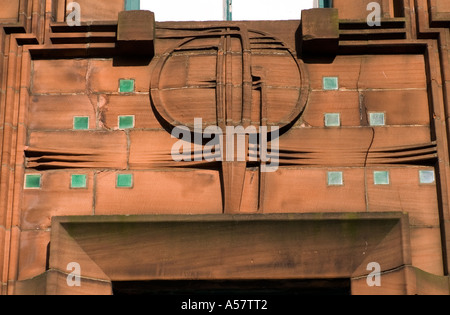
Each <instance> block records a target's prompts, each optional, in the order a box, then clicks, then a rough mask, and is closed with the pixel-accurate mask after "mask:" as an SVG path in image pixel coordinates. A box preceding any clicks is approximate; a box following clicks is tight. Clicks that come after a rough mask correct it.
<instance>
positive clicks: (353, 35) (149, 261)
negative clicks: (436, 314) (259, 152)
mask: <svg viewBox="0 0 450 315" xmlns="http://www.w3.org/2000/svg"><path fill="white" fill-rule="evenodd" d="M78 2H79V3H80V5H81V8H82V25H81V26H76V27H70V26H68V25H67V23H66V21H65V20H66V16H67V14H68V12H66V1H64V0H55V1H19V0H15V1H9V2H8V3H7V4H5V5H4V6H3V7H2V10H1V12H0V25H1V26H0V28H1V30H0V69H1V70H0V160H1V161H0V162H1V163H0V164H1V167H0V288H1V289H0V294H40V293H41V294H44V293H47V294H93V293H97V294H111V293H112V281H114V280H115V279H120V280H136V279H138V280H139V279H144V280H149V279H150V280H154V279H174V278H178V279H179V278H183V279H185V278H187V279H198V278H202V279H207V280H208V279H209V280H217V279H228V278H229V279H233V278H235V279H240V280H243V279H245V278H252V279H257V278H261V277H264V278H277V277H281V278H286V279H289V278H295V279H297V278H298V277H300V278H302V279H311V278H314V277H317V278H320V279H324V278H326V279H331V278H335V277H344V278H345V279H348V281H351V293H352V294H365V293H366V294H427V293H428V294H430V293H437V294H448V293H449V292H448V291H449V290H448V289H449V288H448V284H449V278H448V276H444V275H446V274H448V270H449V268H450V265H449V262H450V254H449V253H450V251H449V248H450V236H449V231H450V223H449V222H450V210H449V204H450V202H449V200H448V198H449V191H450V189H449V187H448V183H449V178H450V177H449V176H450V169H449V167H448V165H450V163H449V161H450V158H449V154H448V152H449V150H448V146H449V145H448V143H449V142H448V134H449V132H448V120H449V117H448V113H449V112H450V110H449V104H448V94H449V93H450V80H449V78H450V73H449V58H448V56H449V50H448V47H449V42H450V38H449V34H448V31H446V29H447V26H448V25H449V22H450V14H449V11H450V9H449V7H448V4H447V2H446V1H439V0H429V1H426V0H417V1H409V2H408V1H390V0H383V1H380V5H381V18H382V25H381V26H380V27H370V26H368V25H367V17H368V14H370V13H371V12H370V11H368V10H367V4H368V3H369V2H372V1H369V0H361V1H354V0H351V1H350V0H335V1H333V6H334V8H333V9H318V10H308V11H304V12H303V14H302V16H303V17H302V21H300V19H297V20H291V21H208V22H158V23H156V22H155V19H154V15H153V14H152V13H151V12H143V11H127V12H121V11H123V10H124V7H125V6H124V1H123V0H113V1H109V2H105V1H87V0H79V1H78ZM119 12H120V13H119ZM19 13H20V14H19ZM299 16H300V12H299ZM308 43H310V44H308ZM308 50H309V51H310V53H309V54H305V52H308ZM324 79H325V80H324ZM124 80H125V81H124ZM324 81H325V83H326V84H324ZM126 83H128V86H126V85H127V84H126ZM334 83H336V84H337V85H336V86H334ZM121 87H122V88H121ZM327 113H328V114H339V118H340V121H339V123H338V125H337V126H334V127H330V126H328V127H327V126H325V114H327ZM371 113H376V114H379V115H381V114H383V115H384V118H385V119H384V125H382V126H371V125H370V119H369V116H370V114H371ZM75 116H82V117H88V118H89V123H88V124H87V125H86V126H84V127H86V129H88V130H74V129H75V128H74V117H75ZM120 116H132V117H133V118H134V121H132V122H131V123H130V124H129V125H127V126H125V127H124V126H123V125H122V128H119V117H120ZM195 118H202V120H203V123H204V125H203V126H202V127H203V128H204V127H206V126H209V125H213V126H216V125H217V126H219V127H221V128H222V130H225V129H226V127H227V126H228V127H231V126H237V125H244V126H250V125H251V126H254V127H259V126H261V125H263V126H265V125H268V126H279V127H282V129H281V131H280V136H279V138H273V139H272V141H271V142H270V143H269V146H272V148H274V146H275V144H276V143H277V141H279V149H280V150H279V167H278V169H277V170H276V171H275V172H273V173H265V172H263V169H264V168H263V167H264V166H265V162H264V161H261V160H256V161H251V160H250V156H244V160H243V161H237V160H234V161H217V160H216V161H206V160H201V161H181V162H177V161H175V160H174V159H173V157H172V155H171V151H172V149H173V145H174V144H175V143H177V141H178V139H175V138H172V137H171V131H172V128H173V127H175V126H177V125H186V126H188V127H189V128H190V129H191V131H192V128H193V123H194V119H195ZM82 129H84V128H82ZM119 129H121V130H119ZM191 136H193V135H192V134H191ZM203 140H204V141H203V145H205V142H206V140H207V139H203ZM185 141H186V142H185V143H186V144H187V145H188V147H189V148H191V150H192V149H194V144H193V141H192V139H191V141H189V140H186V139H185ZM245 145H246V147H245V151H246V152H247V151H248V152H249V153H252V150H249V149H250V145H249V146H248V147H247V142H246V143H245ZM201 148H202V149H204V147H203V146H202V147H201ZM196 149H197V152H195V154H194V153H192V152H191V155H190V156H191V157H195V156H199V153H200V152H199V151H200V148H196ZM261 149H262V148H261ZM224 152H225V151H224ZM202 153H203V152H202ZM273 153H275V151H273ZM209 157H211V155H209ZM233 157H234V158H236V155H234V156H233ZM423 170H426V171H434V175H435V180H434V181H432V182H430V183H426V184H425V183H420V182H419V171H423ZM331 171H338V172H342V175H343V185H339V186H330V185H328V183H327V174H328V172H331ZM374 171H388V172H389V174H388V179H389V182H388V183H386V184H384V185H380V184H375V181H374ZM25 174H41V175H42V177H41V186H40V187H35V189H30V188H25V185H24V182H25V180H24V179H25ZM74 174H75V175H86V179H87V182H86V187H85V188H72V187H71V186H70V183H71V176H72V175H74ZM118 175H132V178H131V182H130V183H131V187H119V186H120V185H117V184H116V182H117V179H118ZM386 211H396V214H394V215H391V214H386ZM230 213H232V214H235V215H236V216H233V217H230V216H229V214H230ZM161 214H164V215H170V216H164V217H161V216H160V215H161ZM248 214H251V215H248ZM77 215H83V216H86V218H74V217H73V216H77ZM116 215H119V217H116ZM130 215H136V216H135V217H130ZM145 215H153V216H152V217H151V219H150V220H149V221H146V220H147V219H148V218H149V217H145ZM183 215H184V216H183ZM186 215H187V216H186ZM242 215H243V216H242ZM406 215H407V216H408V217H409V220H406V219H401V218H403V217H406ZM55 216H64V218H63V219H61V220H62V221H58V222H59V223H60V224H55V225H51V221H52V220H53V218H55ZM146 218H147V219H146ZM274 218H275V220H272V219H274ZM302 218H303V219H304V218H307V220H303V219H302ZM58 220H59V219H58ZM91 220H92V221H91ZM158 220H160V221H158ZM161 220H163V221H161ZM271 220H272V221H271ZM50 239H51V242H52V246H51V247H50V250H51V253H50V256H49V257H47V256H48V255H47V254H48V253H47V250H48V248H47V245H48V242H49V241H50ZM205 252H207V254H204V253H205ZM117 253H121V254H117ZM330 257H331V258H330ZM47 258H48V259H49V260H50V262H49V265H50V269H49V270H47V269H48V267H49V266H47V264H48V259H47ZM75 259H77V261H78V262H80V263H81V265H82V266H81V267H82V286H81V287H75V288H73V287H68V286H67V283H66V280H67V274H68V273H69V272H70V270H68V269H67V264H68V262H72V261H73V260H75ZM374 261H377V262H380V263H381V267H382V283H383V284H382V286H381V287H379V288H378V287H368V286H367V283H366V277H367V275H368V273H369V272H368V270H367V265H368V263H370V262H374ZM136 262H137V263H136Z"/></svg>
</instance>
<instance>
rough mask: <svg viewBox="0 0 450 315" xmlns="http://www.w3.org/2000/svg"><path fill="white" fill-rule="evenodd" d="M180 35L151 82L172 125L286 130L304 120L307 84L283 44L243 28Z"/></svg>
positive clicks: (158, 105) (153, 95) (161, 112)
mask: <svg viewBox="0 0 450 315" xmlns="http://www.w3.org/2000/svg"><path fill="white" fill-rule="evenodd" d="M183 32H185V34H182V33H183ZM177 34H178V36H179V37H180V38H182V40H180V42H179V43H178V45H177V46H176V47H175V48H173V49H170V50H168V51H167V52H166V53H165V54H163V55H162V56H160V58H159V59H158V61H157V64H156V66H155V68H154V72H153V74H152V80H151V82H152V83H151V99H152V102H153V105H154V107H155V109H156V110H157V111H158V114H159V115H160V116H161V117H162V118H163V119H164V120H165V121H166V122H167V123H169V124H171V125H172V126H180V125H182V126H187V127H189V128H191V130H193V128H194V119H195V118H197V119H198V118H201V119H202V122H203V125H205V126H212V125H217V126H219V127H224V126H229V125H234V126H238V125H242V126H247V125H253V126H263V125H264V126H278V127H280V128H282V127H284V126H286V125H288V124H291V123H292V122H293V121H295V120H296V119H297V118H299V117H300V115H301V113H302V112H303V110H304V107H305V105H306V100H307V97H308V91H309V86H308V79H307V76H306V71H305V70H304V68H303V63H302V62H301V61H300V60H298V59H297V58H296V57H295V55H294V53H293V51H292V50H290V49H289V48H288V47H287V46H286V45H285V44H284V43H283V42H281V41H279V40H277V39H276V38H275V37H273V36H271V35H269V34H267V33H265V32H260V31H256V30H247V29H246V28H245V27H242V26H228V27H225V26H220V27H211V28H206V29H193V30H179V31H178V32H177Z"/></svg>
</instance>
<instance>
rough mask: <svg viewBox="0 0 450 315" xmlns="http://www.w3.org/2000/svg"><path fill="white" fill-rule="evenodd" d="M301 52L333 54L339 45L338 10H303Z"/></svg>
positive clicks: (307, 53)
mask: <svg viewBox="0 0 450 315" xmlns="http://www.w3.org/2000/svg"><path fill="white" fill-rule="evenodd" d="M301 20H302V22H301V27H302V38H301V41H302V53H303V54H306V55H309V54H314V55H335V54H336V53H337V50H338V47H339V11H338V10H336V9H311V10H303V11H302V17H301Z"/></svg>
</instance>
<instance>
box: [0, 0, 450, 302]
mask: <svg viewBox="0 0 450 315" xmlns="http://www.w3.org/2000/svg"><path fill="white" fill-rule="evenodd" d="M47 2H49V1H47ZM79 2H80V3H81V4H82V5H83V8H88V9H87V10H86V11H85V12H87V14H86V15H83V21H92V20H96V21H103V22H105V21H115V20H116V19H117V17H116V15H117V12H118V11H120V10H121V9H122V7H123V1H114V2H108V5H106V4H105V5H99V4H98V2H94V1H86V2H83V1H79ZM360 2H361V3H357V4H355V5H353V6H348V3H344V2H343V1H338V0H335V6H336V7H337V8H339V10H340V11H339V13H340V14H339V17H340V18H341V19H357V18H361V14H363V13H362V12H364V14H367V12H366V11H365V10H364V9H365V5H366V4H367V3H366V2H368V1H360ZM61 3H62V2H61V1H59V2H58V3H56V4H57V5H58V6H59V7H58V6H56V4H55V6H53V7H51V6H50V5H48V4H47V6H45V3H44V2H43V3H42V6H41V7H40V8H39V9H38V8H34V7H33V10H34V11H35V12H40V13H41V15H40V16H41V17H43V16H45V15H47V17H49V16H52V15H51V14H53V17H54V18H55V20H57V21H59V22H62V21H63V18H64V15H65V12H64V10H62V9H61ZM445 3H446V2H444V1H441V2H439V1H437V2H436V4H437V5H436V6H435V7H436V10H437V12H438V13H445V12H449V11H450V7H448V5H446V4H445ZM388 6H389V9H388ZM25 7H26V6H25V2H20V8H25ZM55 8H56V9H55ZM33 10H32V11H27V14H28V15H30V16H31V13H32V12H33ZM18 11H19V1H15V2H14V1H9V2H8V5H7V6H6V7H5V9H4V10H2V11H1V12H0V23H6V22H7V23H11V22H12V21H19V20H20V16H19V15H18V14H17V13H18ZM100 11H101V12H103V14H102V15H100V16H99V15H98V12H100ZM52 12H53V13H52ZM55 12H56V13H55ZM392 12H393V11H392V6H391V4H389V3H388V2H386V1H384V2H383V15H384V17H393V14H392ZM363 16H364V15H363ZM35 21H36V22H35ZM41 21H42V20H41ZM33 23H34V24H33V25H34V26H33V25H26V27H25V29H27V30H33V31H34V32H36V33H37V34H38V36H37V37H38V38H45V36H44V34H40V33H39V32H43V28H39V27H38V26H37V25H38V23H37V20H34V21H33ZM46 23H50V22H49V21H48V20H47V22H46ZM164 25H169V24H160V30H159V33H158V36H160V37H159V38H158V43H157V46H156V56H155V59H154V61H153V63H151V64H149V65H147V66H114V64H113V59H112V58H109V57H108V58H73V59H72V58H69V59H67V60H66V59H62V60H54V59H51V58H50V59H46V58H40V59H39V58H38V59H33V58H31V57H30V55H29V53H28V52H27V51H25V50H23V48H22V47H17V45H16V44H17V41H16V40H15V39H11V36H10V35H6V34H5V33H2V35H1V36H2V37H1V38H0V51H1V54H0V69H2V72H1V76H0V78H1V80H0V90H1V99H0V101H1V105H2V107H1V108H2V110H1V111H0V116H1V117H2V124H1V127H2V128H1V130H2V136H3V138H2V139H4V140H2V141H3V142H2V148H3V151H2V173H1V175H2V176H1V187H0V190H1V194H2V195H1V196H2V198H3V199H2V208H1V209H0V210H1V212H0V219H1V220H0V258H1V259H0V275H1V276H2V278H1V279H2V280H1V282H2V283H3V287H6V285H5V284H6V283H7V282H8V281H10V282H12V283H14V281H24V280H28V279H32V278H34V277H37V276H39V275H41V274H42V273H44V272H45V271H46V263H47V246H48V244H49V241H50V233H51V230H50V228H51V219H52V217H54V216H66V215H122V214H126V215H130V214H220V213H222V212H223V201H224V200H223V191H222V188H221V176H220V173H219V170H214V169H198V168H194V167H192V168H186V169H180V168H167V167H166V166H167V165H161V164H160V162H161V161H160V156H161V155H167V154H169V153H170V148H171V146H172V144H173V143H174V142H175V140H174V139H171V137H170V134H168V133H167V132H166V131H165V130H164V129H163V127H162V126H161V124H160V123H159V121H158V120H157V118H156V117H155V114H154V113H153V111H152V109H151V103H150V90H149V87H150V83H151V81H150V74H151V72H152V70H153V67H154V64H155V62H156V61H157V60H158V58H160V56H161V54H162V53H163V52H164V51H166V50H167V49H168V48H170V47H172V46H174V44H175V43H176V42H177V41H176V40H173V39H167V38H166V39H164V38H163V37H164V35H166V32H167V30H164V29H163V26H164ZM249 25H250V26H251V27H255V28H258V29H262V30H264V31H269V32H271V33H272V34H274V35H276V36H277V37H279V38H281V39H282V40H283V41H284V42H286V43H287V44H288V45H289V47H291V48H295V46H296V41H295V36H296V35H295V31H296V30H297V28H298V22H297V21H294V22H279V23H278V22H251V23H249ZM408 25H409V24H408ZM408 32H409V30H408ZM446 34H447V40H448V32H447V33H446ZM47 35H48V34H47ZM435 44H436V43H435V42H433V44H432V45H435ZM15 45H16V46H15ZM50 46H51V45H50ZM447 55H448V54H447ZM21 58H23V59H21ZM427 58H428V57H427ZM427 58H425V57H424V54H422V53H409V54H388V53H381V54H372V53H361V54H354V55H344V54H343V55H337V56H336V57H335V58H333V59H332V60H331V61H327V62H317V61H312V62H308V61H307V60H305V69H306V71H307V73H308V75H309V98H308V101H307V104H306V107H305V111H304V113H303V115H302V117H301V118H300V119H299V120H298V121H297V122H296V123H295V124H294V126H293V128H292V129H290V130H289V131H288V132H287V133H285V134H284V135H283V136H282V137H281V139H280V148H281V149H285V150H286V151H289V150H293V151H295V152H296V154H297V155H296V156H295V157H294V158H293V159H292V160H291V161H290V163H291V164H290V165H285V166H282V167H281V168H280V169H279V170H278V171H277V172H275V173H269V174H266V175H265V179H264V182H263V185H262V187H259V185H258V182H259V180H260V176H261V175H260V173H259V172H258V170H257V169H256V168H247V169H246V170H245V177H244V184H243V195H242V200H241V203H240V208H239V212H240V213H258V212H259V213H322V212H349V213H356V212H383V211H398V212H407V213H408V214H409V216H410V233H411V250H412V263H413V265H414V266H415V267H417V268H419V269H422V270H423V271H426V272H428V273H431V274H434V275H438V276H441V275H444V268H443V266H444V257H443V250H442V246H441V232H442V225H441V221H440V211H446V209H447V208H443V209H442V205H441V204H442V203H443V202H444V203H445V195H446V191H444V193H442V192H440V191H439V190H438V187H437V184H436V183H434V184H428V185H423V184H420V183H419V175H418V174H419V171H420V170H436V168H435V167H433V166H424V165H414V163H412V162H411V161H410V160H408V159H407V160H405V161H398V160H396V159H397V158H398V154H397V155H396V154H395V152H393V151H395V150H397V153H398V151H400V152H401V151H402V150H403V151H404V150H413V151H418V152H416V153H415V154H417V155H418V156H419V157H420V155H421V154H431V155H433V154H434V155H436V154H438V153H437V151H438V152H439V154H440V156H439V158H440V161H442V160H445V154H443V153H442V152H443V151H445V150H446V149H447V145H446V144H445V143H443V142H442V141H443V140H442V138H439V139H438V141H440V142H439V143H438V148H437V149H436V142H435V141H436V138H437V136H436V133H437V132H436V129H435V128H436V126H435V125H436V124H438V123H436V121H435V118H436V117H435V116H436V115H438V114H437V113H438V110H437V109H436V108H437V107H438V106H437V104H438V103H439V102H440V103H439V104H447V106H448V99H445V98H444V97H443V94H441V95H440V96H436V95H437V94H439V93H437V94H436V92H435V91H434V90H433V89H432V88H430V85H431V81H433V80H432V79H431V78H432V77H433V76H434V75H436V73H439V72H440V69H441V68H440V67H441V66H442V67H443V68H445V69H446V70H445V71H446V72H448V60H447V61H446V60H445V55H444V58H443V59H442V60H443V65H440V66H439V67H437V66H436V65H434V64H431V65H430V61H429V59H427ZM447 59H448V58H447ZM433 61H434V62H438V61H437V60H436V59H433ZM198 65H202V63H201V62H199V63H198ZM206 69H208V67H206ZM430 69H431V70H430ZM172 71H173V72H172V73H171V74H173V75H172V76H168V78H166V79H167V80H168V81H169V82H170V80H171V79H176V80H179V81H180V82H182V83H187V82H188V79H191V80H192V77H190V78H188V77H184V76H182V75H181V73H182V72H181V71H179V70H178V69H177V67H174V69H173V70H172ZM197 74H198V73H197ZM200 74H205V73H204V72H201V73H200ZM324 76H336V77H338V78H339V90H338V91H324V90H323V84H322V79H323V77H324ZM281 77H282V76H281V75H280V76H279V78H281ZM279 78H278V79H279ZM120 79H134V80H135V91H134V92H132V93H125V94H124V93H120V92H119V90H118V89H119V80H120ZM195 79H196V78H194V81H195ZM197 79H198V78H197ZM183 80H185V81H183ZM288 81H289V80H288ZM447 81H448V78H447ZM445 82H446V81H445V80H444V82H442V81H441V82H440V83H445ZM289 83H291V82H287V84H288V85H289ZM446 88H447V91H450V90H449V88H448V87H446ZM441 93H442V92H441ZM447 93H448V92H447ZM19 96H20V97H19ZM182 98H183V95H182V96H181V99H182ZM437 99H439V101H437ZM442 106H444V105H442ZM435 107H436V108H435ZM430 108H432V109H433V110H430ZM372 111H374V112H384V113H385V114H386V125H387V126H386V127H376V128H371V127H369V126H368V121H367V113H369V112H372ZM430 111H431V112H432V113H433V114H430ZM335 112H339V113H341V123H342V126H341V127H340V128H326V127H324V118H323V114H324V113H335ZM120 115H134V116H135V118H136V119H135V127H134V128H133V129H130V130H119V128H118V117H119V116H120ZM74 116H87V117H89V130H87V131H75V130H73V117H74ZM15 132H16V133H15ZM11 135H12V136H11ZM9 137H11V138H9ZM438 137H440V135H438ZM14 141H16V146H14ZM424 145H428V148H434V149H431V150H428V149H423V146H424ZM9 146H12V147H13V148H14V150H13V152H11V150H10V149H9ZM24 151H26V152H31V153H32V154H28V158H27V159H26V160H24V158H23V156H22V155H23V153H24ZM422 151H425V152H422ZM15 152H17V156H14V153H15ZM304 152H308V154H307V155H302V154H304ZM55 154H56V155H57V156H56V157H55ZM5 161H7V163H6V162H5ZM380 161H381V162H380ZM169 164H170V163H169ZM419 164H420V163H419ZM437 164H438V162H437ZM5 165H6V166H5ZM170 166H173V165H170ZM42 167H44V168H47V169H45V170H36V168H42ZM374 170H388V171H389V172H390V184H389V185H387V186H379V185H375V184H374V180H373V171H374ZM328 171H343V172H344V185H343V186H339V187H330V186H328V185H327V178H326V177H327V172H328ZM27 173H33V174H42V186H41V188H40V189H24V188H23V187H24V175H25V174H27ZM119 173H131V174H133V176H134V177H133V187H132V188H129V189H124V188H116V184H115V179H116V175H117V174H119ZM72 174H86V175H87V178H88V180H87V188H85V189H73V188H70V176H71V175H72ZM446 175H447V171H446V170H443V171H442V177H443V178H444V177H445V178H446ZM441 180H442V179H441ZM439 184H441V183H439ZM13 189H14V190H13ZM444 217H445V218H447V214H445V215H444ZM444 225H445V224H444ZM447 233H448V232H447ZM447 239H448V236H447ZM4 244H5V245H4ZM11 244H12V245H11ZM2 293H13V289H11V287H10V289H9V291H6V289H5V291H4V292H2Z"/></svg>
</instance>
